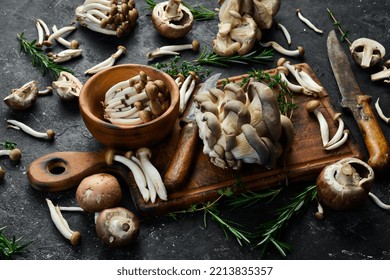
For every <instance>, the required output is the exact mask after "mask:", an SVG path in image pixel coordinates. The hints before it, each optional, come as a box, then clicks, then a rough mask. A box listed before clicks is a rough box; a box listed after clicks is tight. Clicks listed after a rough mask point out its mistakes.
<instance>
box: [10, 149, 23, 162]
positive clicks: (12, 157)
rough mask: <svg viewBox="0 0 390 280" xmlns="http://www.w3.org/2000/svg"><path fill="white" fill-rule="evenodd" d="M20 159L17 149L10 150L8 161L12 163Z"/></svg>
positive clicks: (20, 155)
mask: <svg viewBox="0 0 390 280" xmlns="http://www.w3.org/2000/svg"><path fill="white" fill-rule="evenodd" d="M21 157H22V152H21V151H20V150H19V149H18V148H15V149H12V150H11V152H10V153H9V159H10V160H12V161H19V160H20V158H21Z"/></svg>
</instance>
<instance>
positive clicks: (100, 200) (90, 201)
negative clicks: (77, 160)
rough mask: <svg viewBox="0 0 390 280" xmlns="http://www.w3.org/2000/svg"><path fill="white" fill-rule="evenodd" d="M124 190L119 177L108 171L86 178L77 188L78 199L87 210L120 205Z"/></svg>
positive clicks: (96, 210) (99, 209) (100, 209)
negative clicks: (118, 179)
mask: <svg viewBox="0 0 390 280" xmlns="http://www.w3.org/2000/svg"><path fill="white" fill-rule="evenodd" d="M121 198H122V190H121V187H120V185H119V182H118V181H117V179H116V178H115V177H114V176H112V175H110V174H107V173H98V174H94V175H91V176H88V177H86V178H84V179H83V180H82V181H81V182H80V184H79V186H78V187H77V190H76V200H77V203H78V204H79V206H80V207H81V208H83V209H84V211H86V212H91V213H92V212H100V211H102V210H104V209H107V208H112V207H116V206H118V204H119V203H120V201H121Z"/></svg>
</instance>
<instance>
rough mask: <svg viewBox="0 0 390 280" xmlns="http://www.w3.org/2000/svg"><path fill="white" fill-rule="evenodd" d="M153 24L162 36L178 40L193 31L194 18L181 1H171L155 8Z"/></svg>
mask: <svg viewBox="0 0 390 280" xmlns="http://www.w3.org/2000/svg"><path fill="white" fill-rule="evenodd" d="M152 23H153V26H154V27H155V28H156V30H157V31H158V32H159V33H160V34H161V35H162V36H164V37H166V38H169V39H178V38H182V37H184V36H185V35H186V34H187V33H188V32H190V31H191V29H192V25H193V23H194V16H193V15H192V13H191V11H190V10H189V9H188V8H187V7H186V6H184V5H183V4H181V0H169V1H164V2H162V3H159V4H156V6H154V8H153V11H152Z"/></svg>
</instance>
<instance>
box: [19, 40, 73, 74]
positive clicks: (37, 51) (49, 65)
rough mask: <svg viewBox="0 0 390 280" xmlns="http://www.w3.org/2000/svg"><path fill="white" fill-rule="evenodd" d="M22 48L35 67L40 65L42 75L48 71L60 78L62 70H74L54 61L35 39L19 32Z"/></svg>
mask: <svg viewBox="0 0 390 280" xmlns="http://www.w3.org/2000/svg"><path fill="white" fill-rule="evenodd" d="M18 38H19V43H20V49H21V51H23V52H24V53H26V54H28V55H29V56H30V57H31V63H32V66H33V67H36V66H38V67H40V68H41V71H42V76H45V75H46V73H50V74H51V75H53V77H54V78H58V76H59V74H60V72H62V71H66V72H69V73H72V74H73V72H72V71H71V70H69V69H67V68H66V67H63V66H61V65H58V64H56V63H54V62H53V61H52V60H51V59H50V58H49V57H48V56H47V55H46V54H44V52H43V50H42V48H40V47H37V46H36V45H35V40H34V41H31V42H30V41H28V40H27V39H26V38H25V37H24V33H21V34H20V35H19V34H18Z"/></svg>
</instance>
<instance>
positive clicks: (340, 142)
mask: <svg viewBox="0 0 390 280" xmlns="http://www.w3.org/2000/svg"><path fill="white" fill-rule="evenodd" d="M342 135H343V137H342V138H341V139H340V140H338V141H337V142H335V143H333V144H331V145H329V142H328V144H326V145H325V146H324V150H326V151H330V150H334V149H337V148H339V147H341V146H342V145H344V144H345V142H347V140H348V135H349V130H348V129H345V130H344V132H343V134H342Z"/></svg>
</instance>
